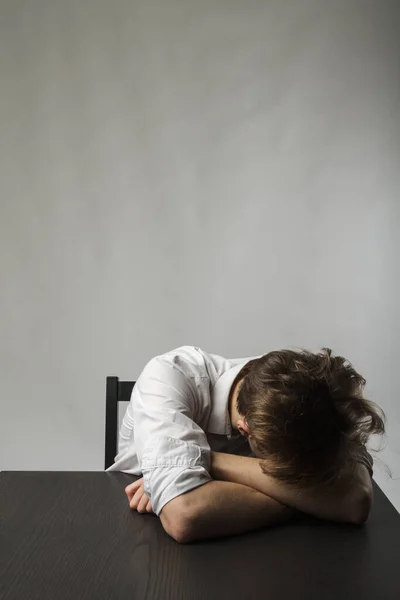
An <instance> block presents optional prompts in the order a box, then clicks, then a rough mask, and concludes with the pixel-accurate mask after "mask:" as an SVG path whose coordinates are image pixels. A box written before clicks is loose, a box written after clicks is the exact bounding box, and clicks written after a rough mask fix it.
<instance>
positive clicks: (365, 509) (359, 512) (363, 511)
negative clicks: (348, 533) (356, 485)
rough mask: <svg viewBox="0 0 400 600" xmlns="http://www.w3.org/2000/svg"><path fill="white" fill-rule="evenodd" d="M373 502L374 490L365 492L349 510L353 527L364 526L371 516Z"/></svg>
mask: <svg viewBox="0 0 400 600" xmlns="http://www.w3.org/2000/svg"><path fill="white" fill-rule="evenodd" d="M372 500H373V494H372V490H371V489H366V490H363V491H362V492H361V493H360V495H359V496H358V497H357V499H356V500H355V501H354V502H353V504H352V506H351V507H350V509H349V514H348V522H349V523H351V524H353V525H363V524H364V523H365V522H366V521H367V519H368V517H369V515H370V512H371V508H372Z"/></svg>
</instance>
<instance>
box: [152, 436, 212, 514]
mask: <svg viewBox="0 0 400 600" xmlns="http://www.w3.org/2000/svg"><path fill="white" fill-rule="evenodd" d="M209 470H210V455H209V452H207V451H205V450H203V449H201V448H200V447H199V446H198V445H196V444H191V443H188V442H184V441H182V440H177V439H175V438H170V437H163V438H157V439H156V440H153V442H152V443H150V444H148V445H147V447H146V450H145V451H144V453H143V457H142V472H143V478H144V489H145V492H146V493H147V494H148V496H149V497H150V498H151V503H152V506H153V511H154V512H155V514H156V515H159V514H160V512H161V510H162V509H163V507H164V506H165V505H166V504H167V503H168V502H170V500H173V499H174V498H176V497H177V496H180V495H181V494H184V493H185V492H189V491H191V490H193V489H195V488H197V487H199V486H201V485H203V484H205V483H207V482H208V481H210V480H211V477H210V474H209Z"/></svg>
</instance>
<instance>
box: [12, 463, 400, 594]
mask: <svg viewBox="0 0 400 600" xmlns="http://www.w3.org/2000/svg"><path fill="white" fill-rule="evenodd" d="M130 481H132V478H131V477H129V476H127V475H123V474H120V473H107V474H106V473H49V472H47V473H42V472H29V473H25V472H21V473H18V472H3V473H1V474H0V519H1V520H0V553H1V554H0V598H1V600H11V599H12V600H28V599H29V600H36V599H37V600H48V599H51V600H63V599H67V598H68V600H70V599H83V598H84V599H87V600H89V599H90V600H92V599H93V600H101V599H103V598H104V599H107V600H112V599H115V600H125V599H129V600H144V599H148V600H156V599H157V600H180V599H182V600H197V599H199V600H213V599H215V600H225V599H229V600H232V599H233V598H234V599H241V598H243V599H246V600H252V599H253V598H254V599H257V600H260V599H262V600H264V599H266V600H268V599H272V598H273V599H279V600H285V599H289V598H290V599H291V600H303V599H304V600H306V599H307V600H311V599H315V600H330V599H332V600H341V599H342V598H343V599H346V600H350V599H353V598H354V599H357V600H381V599H382V600H392V599H393V600H394V599H396V600H399V598H400V578H399V572H400V517H399V514H398V513H397V511H396V510H395V509H394V507H393V506H392V505H391V504H390V502H389V501H388V500H387V498H386V497H385V496H384V494H383V493H382V492H381V491H380V489H379V488H378V487H377V486H375V488H376V489H375V505H374V509H373V513H372V515H371V517H370V520H369V522H368V524H367V525H366V526H364V527H351V526H338V525H334V524H329V523H324V522H319V521H316V520H313V519H308V518H304V519H298V520H296V521H294V522H292V523H288V524H286V525H284V526H279V527H274V528H270V529H265V530H263V531H258V532H256V533H251V534H246V535H242V536H238V537H234V538H227V539H223V540H216V541H208V542H201V543H197V544H191V545H187V546H180V545H179V544H177V543H176V542H174V541H173V540H172V539H170V538H169V537H168V536H167V535H166V533H164V531H163V529H162V527H161V523H160V522H159V520H158V519H157V517H155V516H154V515H140V514H138V513H134V512H131V511H130V510H129V509H128V506H127V500H126V497H125V494H124V487H125V485H126V484H127V483H128V482H130Z"/></svg>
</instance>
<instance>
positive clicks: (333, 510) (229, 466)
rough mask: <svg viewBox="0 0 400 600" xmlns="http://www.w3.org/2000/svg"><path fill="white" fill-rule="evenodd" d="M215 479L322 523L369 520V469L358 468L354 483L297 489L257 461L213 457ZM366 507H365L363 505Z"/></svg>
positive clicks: (219, 455)
mask: <svg viewBox="0 0 400 600" xmlns="http://www.w3.org/2000/svg"><path fill="white" fill-rule="evenodd" d="M211 473H212V476H213V477H214V478H215V479H218V480H223V481H233V482H235V483H242V484H243V485H246V486H249V487H253V488H254V489H256V490H258V491H260V492H262V493H263V494H267V495H268V496H270V497H272V498H274V499H275V500H278V501H279V502H281V503H284V504H287V505H288V506H291V507H292V508H295V509H297V510H300V511H302V512H305V513H308V514H311V515H313V516H315V517H318V518H321V519H328V520H333V521H338V522H340V521H342V522H348V521H354V522H358V521H360V522H362V521H363V515H364V514H365V518H366V517H367V516H368V512H369V510H368V507H367V508H365V503H368V499H369V498H370V497H371V496H372V487H371V480H370V476H369V474H368V471H367V469H366V468H365V467H364V466H363V465H357V466H356V467H355V470H354V474H353V476H352V478H351V479H349V480H348V481H346V482H344V481H343V482H342V483H341V484H340V485H336V486H333V487H331V488H322V487H320V488H318V489H317V488H313V489H303V488H294V487H291V486H288V485H285V484H284V483H282V482H280V481H279V480H277V479H275V478H273V477H270V476H268V475H265V473H263V472H262V471H261V467H260V461H259V459H257V458H250V457H246V456H235V455H231V454H221V453H218V452H216V453H212V471H211ZM362 503H364V504H362Z"/></svg>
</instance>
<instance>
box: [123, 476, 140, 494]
mask: <svg viewBox="0 0 400 600" xmlns="http://www.w3.org/2000/svg"><path fill="white" fill-rule="evenodd" d="M142 483H143V477H141V478H140V479H138V480H137V481H134V482H133V483H130V484H129V485H127V486H126V488H125V493H126V494H127V495H129V494H131V495H132V494H134V493H135V492H136V490H137V489H138V487H140V486H141V484H142Z"/></svg>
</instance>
